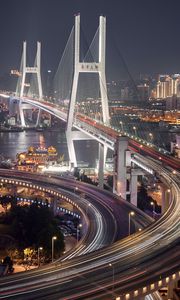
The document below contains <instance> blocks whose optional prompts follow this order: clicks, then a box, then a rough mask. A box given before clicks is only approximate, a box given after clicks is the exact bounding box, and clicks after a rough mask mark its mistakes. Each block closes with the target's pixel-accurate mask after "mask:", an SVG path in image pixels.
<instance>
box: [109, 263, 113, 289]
mask: <svg viewBox="0 0 180 300" xmlns="http://www.w3.org/2000/svg"><path fill="white" fill-rule="evenodd" d="M109 267H110V268H112V282H113V285H112V292H114V266H113V264H111V263H109Z"/></svg>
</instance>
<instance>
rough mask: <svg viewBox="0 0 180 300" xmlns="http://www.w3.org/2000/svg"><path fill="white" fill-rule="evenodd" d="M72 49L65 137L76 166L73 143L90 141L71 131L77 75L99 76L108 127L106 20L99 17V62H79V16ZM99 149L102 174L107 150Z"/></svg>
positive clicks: (83, 135) (71, 159) (100, 182)
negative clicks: (71, 74)
mask: <svg viewBox="0 0 180 300" xmlns="http://www.w3.org/2000/svg"><path fill="white" fill-rule="evenodd" d="M74 48H75V53H74V77H73V83H72V92H71V99H70V106H69V114H68V121H67V131H66V136H67V143H68V151H69V158H70V162H71V163H73V164H74V166H77V160H76V155H75V149H74V143H73V141H74V140H82V139H84V140H87V139H90V138H89V137H88V136H87V135H86V134H85V133H83V132H80V131H77V130H73V124H74V112H75V103H76V95H77V87H78V80H79V73H97V74H98V75H99V83H100V96H101V101H102V120H103V123H104V124H106V125H109V106H108V98H107V87H106V76H105V48H106V18H105V17H104V16H100V18H99V60H98V62H81V61H80V15H79V14H78V15H76V16H75V45H74ZM102 147H103V152H104V155H102ZM100 149H101V150H100V151H99V153H101V155H100V157H99V161H100V165H101V173H102V174H103V172H102V160H103V161H104V162H103V165H104V163H105V157H106V152H107V149H105V147H104V146H103V145H100ZM103 156H104V158H103ZM102 174H101V178H99V185H102V184H103V178H102V176H103V175H102Z"/></svg>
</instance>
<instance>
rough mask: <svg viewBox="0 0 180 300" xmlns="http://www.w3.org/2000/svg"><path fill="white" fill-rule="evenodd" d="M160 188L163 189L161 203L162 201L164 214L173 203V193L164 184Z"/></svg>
mask: <svg viewBox="0 0 180 300" xmlns="http://www.w3.org/2000/svg"><path fill="white" fill-rule="evenodd" d="M160 188H161V201H162V205H161V213H162V214H164V213H165V212H166V210H167V209H168V207H169V204H170V202H171V191H170V189H168V188H167V186H165V185H164V184H161V185H160Z"/></svg>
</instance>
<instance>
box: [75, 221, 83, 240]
mask: <svg viewBox="0 0 180 300" xmlns="http://www.w3.org/2000/svg"><path fill="white" fill-rule="evenodd" d="M81 227H82V224H79V225H78V226H77V231H76V241H77V243H78V239H79V228H81Z"/></svg>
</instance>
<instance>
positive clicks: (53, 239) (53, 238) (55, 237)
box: [52, 236, 57, 263]
mask: <svg viewBox="0 0 180 300" xmlns="http://www.w3.org/2000/svg"><path fill="white" fill-rule="evenodd" d="M55 240H57V236H53V237H52V263H53V261H54V241H55Z"/></svg>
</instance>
